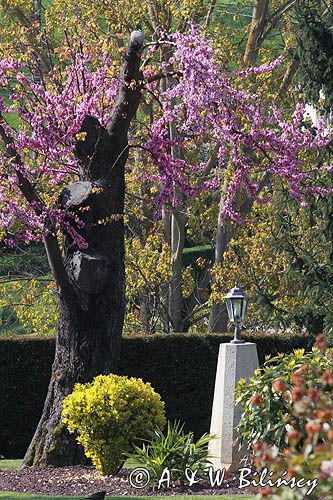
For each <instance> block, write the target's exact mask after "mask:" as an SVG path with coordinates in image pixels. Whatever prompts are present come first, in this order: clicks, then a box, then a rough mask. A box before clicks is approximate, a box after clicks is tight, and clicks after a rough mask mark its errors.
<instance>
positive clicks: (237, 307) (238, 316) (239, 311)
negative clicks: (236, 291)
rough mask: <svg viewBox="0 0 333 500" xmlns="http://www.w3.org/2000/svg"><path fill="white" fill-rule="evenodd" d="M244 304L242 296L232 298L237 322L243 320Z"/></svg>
mask: <svg viewBox="0 0 333 500" xmlns="http://www.w3.org/2000/svg"><path fill="white" fill-rule="evenodd" d="M242 304H243V299H241V298H237V299H236V298H235V299H232V305H233V312H234V321H235V322H236V323H238V322H239V321H241V320H242V309H243V308H242Z"/></svg>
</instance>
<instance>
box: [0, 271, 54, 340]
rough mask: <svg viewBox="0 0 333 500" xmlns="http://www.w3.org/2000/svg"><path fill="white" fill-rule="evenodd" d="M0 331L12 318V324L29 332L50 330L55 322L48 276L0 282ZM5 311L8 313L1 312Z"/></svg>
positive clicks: (52, 288)
mask: <svg viewBox="0 0 333 500" xmlns="http://www.w3.org/2000/svg"><path fill="white" fill-rule="evenodd" d="M0 291H1V292H2V293H1V296H2V297H1V299H0V305H1V307H2V309H3V313H4V319H3V324H2V325H1V326H2V328H3V331H6V330H8V329H9V327H10V323H11V322H12V321H14V320H15V319H16V323H15V324H16V328H18V329H19V331H20V330H22V331H23V332H25V333H29V334H39V335H50V334H54V332H55V331H56V325H57V314H58V309H57V302H56V290H55V283H54V281H53V280H52V279H51V277H44V278H39V279H38V278H31V279H24V277H23V278H21V279H20V280H13V281H10V282H9V283H4V284H1V283H0ZM6 313H7V315H9V316H8V317H6V316H5V314H6Z"/></svg>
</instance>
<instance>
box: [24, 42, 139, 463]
mask: <svg viewBox="0 0 333 500" xmlns="http://www.w3.org/2000/svg"><path fill="white" fill-rule="evenodd" d="M142 44H143V36H142V34H141V33H140V32H133V33H132V35H131V43H130V45H129V49H128V51H127V54H126V56H125V64H124V69H123V75H122V84H121V86H120V90H119V93H118V98H117V102H116V104H115V106H114V109H113V112H112V114H111V117H110V120H109V122H108V124H107V126H106V127H103V126H102V125H101V124H100V123H99V122H98V120H97V119H96V118H93V117H91V116H86V118H85V120H84V122H83V125H82V128H81V131H82V132H85V133H86V136H85V140H84V141H81V142H78V144H77V148H76V154H77V157H78V160H79V164H80V180H79V181H78V182H74V183H72V184H70V185H69V186H67V188H65V189H64V190H63V191H62V193H61V195H60V198H59V204H60V206H61V207H63V208H65V209H68V210H70V211H71V212H74V213H77V214H78V215H80V218H81V220H83V221H84V222H85V226H84V227H83V228H81V229H80V228H77V230H78V232H79V234H80V235H81V236H82V237H83V238H84V239H85V240H86V241H87V242H88V248H87V249H86V250H82V249H81V250H80V249H79V248H78V246H77V245H76V244H75V242H74V241H73V240H72V238H71V236H70V235H69V234H64V245H63V247H64V252H63V253H64V255H62V254H61V253H60V251H59V247H58V246H57V241H56V238H55V235H53V236H52V235H51V236H48V237H46V238H45V246H46V250H47V253H48V257H49V262H50V265H51V269H52V271H53V274H54V276H55V279H56V282H57V285H58V290H59V296H60V302H59V321H58V335H57V340H56V353H55V359H54V363H53V367H52V376H51V381H50V385H49V388H48V394H47V397H46V401H45V405H44V410H43V414H42V417H41V420H40V422H39V424H38V427H37V429H36V432H35V435H34V437H33V439H32V442H31V444H30V446H29V448H28V450H27V453H26V456H25V458H24V460H23V464H22V466H23V467H25V466H30V465H33V466H45V465H49V464H50V465H57V466H62V465H66V464H67V465H69V464H75V463H77V462H79V461H81V460H82V451H81V450H80V449H79V448H78V445H77V444H76V442H75V440H74V438H73V437H72V436H71V435H70V434H69V433H68V431H67V430H66V429H65V428H64V425H63V424H62V423H61V408H62V400H63V398H64V397H65V396H67V395H68V394H69V393H70V392H71V391H72V390H73V386H74V384H75V383H77V382H82V383H84V382H87V381H90V380H92V378H93V377H94V376H95V375H97V374H100V373H104V374H106V373H110V372H116V371H117V368H118V362H119V353H120V340H121V333H122V328H123V321H124V314H125V269H124V222H123V210H124V195H125V172H124V167H125V163H126V160H127V156H128V138H127V134H128V128H129V125H130V122H131V119H132V117H133V116H134V113H135V111H136V109H137V107H138V105H139V102H140V97H141V88H142V80H143V77H142V73H141V71H140V55H141V49H142ZM134 82H135V85H134V84H133V83H134Z"/></svg>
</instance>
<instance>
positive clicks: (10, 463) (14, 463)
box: [0, 458, 22, 469]
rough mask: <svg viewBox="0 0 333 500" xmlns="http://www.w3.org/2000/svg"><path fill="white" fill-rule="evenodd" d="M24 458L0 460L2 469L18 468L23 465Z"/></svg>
mask: <svg viewBox="0 0 333 500" xmlns="http://www.w3.org/2000/svg"><path fill="white" fill-rule="evenodd" d="M21 462H22V459H21V458H17V459H15V460H7V459H3V460H0V469H18V468H19V466H20V465H21Z"/></svg>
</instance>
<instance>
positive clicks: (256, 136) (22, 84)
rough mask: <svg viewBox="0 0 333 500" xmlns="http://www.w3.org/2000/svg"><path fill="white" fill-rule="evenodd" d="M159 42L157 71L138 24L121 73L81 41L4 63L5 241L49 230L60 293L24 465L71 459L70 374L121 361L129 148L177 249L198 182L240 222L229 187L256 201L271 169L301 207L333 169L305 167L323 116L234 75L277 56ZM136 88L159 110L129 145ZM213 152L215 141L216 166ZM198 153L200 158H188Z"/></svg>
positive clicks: (81, 377)
mask: <svg viewBox="0 0 333 500" xmlns="http://www.w3.org/2000/svg"><path fill="white" fill-rule="evenodd" d="M156 44H157V45H166V46H168V47H169V48H171V50H172V57H171V58H170V60H169V61H168V63H167V64H165V65H164V66H163V67H162V68H160V71H159V72H158V73H157V74H151V72H150V71H148V72H146V74H144V73H143V72H142V70H144V68H141V67H140V65H141V54H142V51H143V48H144V45H143V35H142V33H141V32H139V31H136V32H133V33H132V35H131V41H130V44H129V47H128V50H127V52H126V54H125V62H124V66H123V71H122V75H121V77H120V78H119V77H118V75H117V74H115V73H114V68H113V65H112V61H111V60H110V58H109V56H108V55H105V54H104V55H103V56H101V60H100V64H99V65H97V66H96V65H93V64H92V62H91V61H90V59H89V56H88V55H87V54H85V52H84V47H82V46H79V48H78V49H77V50H74V49H73V48H71V47H70V44H69V46H68V49H67V51H65V53H66V57H64V59H65V61H66V62H67V65H66V67H64V66H63V65H62V66H61V65H60V64H59V65H55V66H53V64H51V71H50V72H49V73H46V72H45V71H41V70H40V68H39V66H38V64H37V66H36V65H34V66H33V65H30V64H29V62H28V63H26V64H23V63H20V62H18V61H16V60H14V59H11V58H7V59H3V60H2V61H1V62H0V86H1V89H2V94H1V95H2V98H1V101H0V111H1V117H0V136H1V138H2V142H3V147H2V149H1V151H0V158H1V174H0V175H1V177H0V204H1V208H2V213H1V216H0V224H1V226H2V228H3V230H4V231H5V237H4V240H5V242H6V243H7V244H8V245H15V244H16V242H17V241H24V242H29V241H31V240H36V239H37V240H38V239H42V240H43V242H44V246H45V250H46V253H47V256H48V261H49V264H50V268H51V271H52V273H53V277H54V280H55V282H56V285H57V290H58V297H59V321H58V334H57V342H56V353H55V361H54V364H53V368H52V376H51V381H50V385H49V390H48V394H47V398H46V401H45V406H44V410H43V414H42V417H41V420H40V422H39V425H38V427H37V430H36V433H35V435H34V437H33V440H32V442H31V444H30V447H29V449H28V451H27V454H26V457H25V459H24V462H23V466H26V465H38V466H41V465H46V464H53V465H64V464H68V463H75V461H77V460H79V458H80V457H79V453H78V450H77V446H76V444H75V442H74V440H73V439H72V438H71V437H70V436H69V435H68V434H67V432H66V431H65V429H64V427H63V426H62V424H61V403H62V400H63V398H64V397H65V396H66V395H67V394H68V393H69V392H71V390H72V389H73V385H74V383H76V382H86V381H87V380H91V379H92V377H93V376H95V375H97V374H99V373H107V372H110V371H116V370H117V366H118V361H119V353H120V339H121V333H122V326H123V319H124V313H125V275H124V220H123V215H124V214H123V212H124V195H125V165H126V161H127V158H128V155H129V151H130V150H131V149H132V148H134V147H138V148H139V149H140V150H141V151H144V154H147V155H148V157H149V161H150V162H152V164H153V165H154V171H153V173H151V169H149V173H148V172H147V171H145V169H143V171H142V172H141V174H140V178H141V179H145V178H147V177H148V178H149V181H150V182H155V183H156V185H157V186H158V193H159V194H158V196H157V199H156V207H157V213H158V211H159V210H158V209H159V208H161V207H162V206H168V207H169V208H170V211H171V212H172V213H173V214H174V220H175V233H176V234H177V232H178V237H177V238H178V240H177V241H178V243H179V248H180V242H181V240H182V238H183V235H182V234H181V231H182V230H181V228H182V225H181V224H180V223H179V224H178V223H177V221H178V220H179V217H180V210H179V207H181V206H182V203H183V201H184V199H186V198H187V197H194V196H195V195H196V194H198V193H200V192H202V191H207V190H216V189H220V187H221V185H223V186H224V190H225V193H226V195H225V198H224V203H223V206H221V217H229V218H230V219H231V220H235V221H239V219H240V217H239V214H238V213H237V210H236V209H235V206H234V198H235V196H236V194H237V193H239V192H241V191H242V190H243V189H245V190H246V192H247V193H248V194H250V195H251V198H252V199H259V197H260V195H261V192H262V187H263V186H264V185H266V183H267V182H268V180H269V179H270V177H271V176H274V175H276V176H279V177H281V178H283V179H284V180H285V181H286V183H287V185H288V186H289V189H290V193H291V195H292V196H293V197H295V198H296V199H297V200H298V201H299V202H300V203H306V198H307V197H308V196H311V194H312V193H318V192H319V193H320V194H323V195H324V194H327V192H328V191H327V190H325V189H322V188H319V187H317V186H316V185H314V183H313V178H314V177H315V175H320V174H321V173H322V172H323V171H325V170H327V169H328V168H329V167H323V166H322V165H320V166H318V167H316V168H312V169H311V170H307V168H306V167H305V166H304V165H305V164H304V161H302V160H303V159H304V155H306V154H307V153H308V152H310V151H317V150H319V148H321V147H323V146H325V145H326V144H327V143H328V142H329V140H330V136H329V133H328V131H327V130H325V127H324V123H320V124H319V127H318V129H317V130H316V131H315V133H311V132H310V131H308V130H307V129H305V128H304V127H303V126H302V116H303V110H302V106H301V105H299V106H298V107H297V109H296V112H295V114H294V115H293V116H292V117H291V118H290V119H289V120H286V119H285V118H284V117H283V116H282V114H281V113H280V112H279V111H278V109H277V108H276V107H275V106H273V105H272V106H271V107H270V108H269V109H265V108H264V106H263V105H262V103H261V99H260V96H258V95H255V94H253V93H250V92H248V91H246V90H244V89H242V86H243V87H244V84H242V85H240V83H239V82H240V81H243V82H244V80H245V79H246V78H247V76H249V75H251V74H252V73H258V74H260V73H262V72H265V71H270V70H272V69H274V68H275V67H276V66H277V65H278V64H279V60H278V61H275V62H274V63H272V64H271V65H270V66H268V67H259V68H255V69H248V70H246V71H243V72H238V73H233V72H230V71H227V70H226V69H225V62H224V61H223V60H222V57H221V54H220V53H219V52H218V51H216V50H215V49H214V47H213V44H212V42H210V41H207V40H206V39H205V38H204V37H203V36H202V35H201V34H200V32H199V30H198V28H197V27H196V26H195V25H193V24H192V25H190V27H189V31H188V33H187V34H184V33H176V34H175V35H169V36H166V35H165V36H164V37H163V38H162V39H160V40H157V41H156ZM50 50H51V49H50ZM153 50H154V49H153ZM50 62H51V63H52V58H51V59H50ZM162 78H168V81H169V85H168V88H167V90H166V91H165V92H162V93H161V94H160V95H159V96H158V97H157V96H156V94H155V90H156V89H155V85H156V82H157V81H158V80H160V79H162ZM143 91H147V98H148V96H152V97H153V98H154V97H155V98H156V100H157V101H158V105H159V108H160V111H159V116H158V118H157V119H156V120H155V122H154V124H153V126H152V128H151V130H150V131H149V137H147V136H145V137H144V136H143V137H142V141H141V143H136V144H129V141H128V132H129V127H130V123H131V120H132V119H133V117H134V116H135V113H136V112H137V110H138V106H139V103H140V99H141V94H142V92H143ZM205 148H206V149H205ZM207 148H208V150H209V149H211V148H214V149H216V150H217V151H218V155H217V158H218V159H217V161H216V162H215V164H214V165H212V164H211V162H209V160H208V159H207V154H206V153H205V151H206V152H207ZM195 149H196V150H197V154H196V155H195V158H199V161H198V162H194V161H192V160H191V158H193V154H192V153H193V150H195ZM140 178H139V181H140ZM177 286H178V285H177V283H174V287H175V288H174V289H175V290H177Z"/></svg>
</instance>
